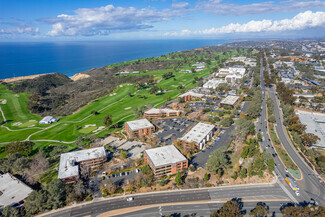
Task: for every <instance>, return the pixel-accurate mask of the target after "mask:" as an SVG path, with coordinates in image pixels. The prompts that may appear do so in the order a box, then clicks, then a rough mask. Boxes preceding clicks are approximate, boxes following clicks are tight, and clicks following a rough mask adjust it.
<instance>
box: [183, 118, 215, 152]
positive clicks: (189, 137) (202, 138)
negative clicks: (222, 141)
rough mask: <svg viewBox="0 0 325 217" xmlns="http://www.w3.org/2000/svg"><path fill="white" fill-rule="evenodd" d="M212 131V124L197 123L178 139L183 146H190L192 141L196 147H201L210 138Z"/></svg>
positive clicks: (213, 128)
mask: <svg viewBox="0 0 325 217" xmlns="http://www.w3.org/2000/svg"><path fill="white" fill-rule="evenodd" d="M214 132H215V126H214V125H212V124H205V123H197V124H196V125H195V126H194V127H193V128H192V129H191V130H190V131H189V132H188V133H186V134H185V135H184V136H183V137H182V138H181V139H180V140H181V141H182V144H183V146H184V147H187V148H190V146H191V144H192V143H194V144H195V146H196V148H197V149H202V148H203V147H204V146H205V144H206V143H207V142H208V141H209V139H211V138H212V136H213V133H214Z"/></svg>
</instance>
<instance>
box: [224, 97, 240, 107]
mask: <svg viewBox="0 0 325 217" xmlns="http://www.w3.org/2000/svg"><path fill="white" fill-rule="evenodd" d="M238 99H239V96H234V95H228V96H227V97H226V98H224V99H223V100H221V102H220V104H221V105H230V106H234V105H235V104H236V102H237V101H238Z"/></svg>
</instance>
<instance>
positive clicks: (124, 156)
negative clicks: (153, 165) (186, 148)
mask: <svg viewBox="0 0 325 217" xmlns="http://www.w3.org/2000/svg"><path fill="white" fill-rule="evenodd" d="M120 156H121V157H122V158H123V159H126V158H127V157H128V152H127V151H122V152H121V154H120Z"/></svg>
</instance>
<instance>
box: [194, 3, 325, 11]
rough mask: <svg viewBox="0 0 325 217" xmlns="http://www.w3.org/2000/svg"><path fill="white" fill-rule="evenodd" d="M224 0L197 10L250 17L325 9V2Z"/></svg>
mask: <svg viewBox="0 0 325 217" xmlns="http://www.w3.org/2000/svg"><path fill="white" fill-rule="evenodd" d="M222 2H223V0H208V1H202V2H199V3H198V4H197V5H196V7H195V10H199V11H203V12H206V13H213V14H221V15H229V14H232V15H249V14H266V13H279V12H289V11H299V10H306V9H312V8H325V2H324V1H308V0H307V1H299V0H298V1H296V0H288V1H282V2H274V1H267V2H261V3H253V4H246V5H245V4H244V5H238V4H227V3H222Z"/></svg>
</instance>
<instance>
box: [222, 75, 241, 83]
mask: <svg viewBox="0 0 325 217" xmlns="http://www.w3.org/2000/svg"><path fill="white" fill-rule="evenodd" d="M242 78H243V75H242V74H234V73H231V74H228V75H227V76H226V77H225V81H226V82H227V83H229V84H232V85H233V84H236V82H239V81H240V80H241V79H242Z"/></svg>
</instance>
